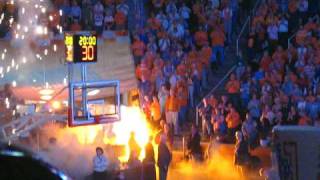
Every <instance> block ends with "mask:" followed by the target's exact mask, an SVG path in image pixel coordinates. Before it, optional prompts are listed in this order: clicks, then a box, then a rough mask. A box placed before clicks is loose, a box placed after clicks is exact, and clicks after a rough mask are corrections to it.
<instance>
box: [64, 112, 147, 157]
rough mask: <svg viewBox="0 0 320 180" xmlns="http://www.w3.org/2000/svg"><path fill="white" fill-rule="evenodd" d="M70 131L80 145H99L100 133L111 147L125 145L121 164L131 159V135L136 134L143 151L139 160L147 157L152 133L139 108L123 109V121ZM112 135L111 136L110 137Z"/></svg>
mask: <svg viewBox="0 0 320 180" xmlns="http://www.w3.org/2000/svg"><path fill="white" fill-rule="evenodd" d="M69 131H70V132H71V133H72V134H74V135H75V136H76V137H77V140H78V142H79V143H80V144H93V143H97V142H96V141H97V139H98V138H97V137H98V134H99V133H100V132H102V133H103V140H102V141H103V142H98V143H104V144H109V145H124V146H125V153H124V155H123V156H120V157H119V160H120V161H121V162H127V161H128V159H129V153H130V149H129V145H128V141H129V138H130V133H131V132H134V133H135V138H136V141H137V143H138V145H139V146H140V148H141V149H142V151H141V153H140V156H139V159H140V160H142V159H143V158H144V156H145V152H144V147H145V145H146V144H147V142H148V138H149V136H150V135H151V133H152V131H151V129H150V128H149V127H148V123H147V121H146V117H145V115H144V113H143V112H142V111H141V110H140V108H139V107H126V106H122V107H121V120H120V121H118V122H115V123H113V124H108V125H95V126H83V127H76V128H69ZM110 134H111V135H110Z"/></svg>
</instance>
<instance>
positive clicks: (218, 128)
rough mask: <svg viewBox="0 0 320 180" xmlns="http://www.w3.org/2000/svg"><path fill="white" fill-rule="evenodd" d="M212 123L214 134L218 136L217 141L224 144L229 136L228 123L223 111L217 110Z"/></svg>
mask: <svg viewBox="0 0 320 180" xmlns="http://www.w3.org/2000/svg"><path fill="white" fill-rule="evenodd" d="M211 123H212V124H213V130H214V133H215V134H216V135H217V140H218V141H220V142H223V141H224V140H225V139H226V135H227V123H226V120H225V117H224V115H223V113H222V110H221V109H219V108H217V107H216V108H215V113H214V115H213V118H212V122H211Z"/></svg>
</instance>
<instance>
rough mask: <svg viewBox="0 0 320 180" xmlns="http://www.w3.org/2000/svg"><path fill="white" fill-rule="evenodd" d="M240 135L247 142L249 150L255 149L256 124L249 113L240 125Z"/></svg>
mask: <svg viewBox="0 0 320 180" xmlns="http://www.w3.org/2000/svg"><path fill="white" fill-rule="evenodd" d="M242 134H243V137H244V138H245V139H246V140H247V142H248V144H249V147H250V148H251V149H253V148H255V147H256V142H257V138H258V129H257V123H256V122H255V121H254V120H253V119H252V117H251V116H250V114H249V113H247V115H246V120H245V121H244V122H243V123H242Z"/></svg>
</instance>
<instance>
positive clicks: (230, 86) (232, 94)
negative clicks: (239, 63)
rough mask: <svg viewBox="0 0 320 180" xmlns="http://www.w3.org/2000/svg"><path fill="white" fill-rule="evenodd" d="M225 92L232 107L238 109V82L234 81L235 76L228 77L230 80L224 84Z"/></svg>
mask: <svg viewBox="0 0 320 180" xmlns="http://www.w3.org/2000/svg"><path fill="white" fill-rule="evenodd" d="M226 90H227V92H228V95H229V100H230V101H231V103H232V104H233V106H234V107H237V108H238V102H239V93H240V82H239V80H237V79H236V76H235V74H231V75H230V80H229V81H228V82H227V84H226Z"/></svg>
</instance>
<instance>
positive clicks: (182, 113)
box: [177, 81, 188, 127]
mask: <svg viewBox="0 0 320 180" xmlns="http://www.w3.org/2000/svg"><path fill="white" fill-rule="evenodd" d="M177 100H178V102H179V107H180V108H179V109H180V110H179V114H178V119H179V124H180V127H183V126H184V125H185V124H186V121H187V113H188V90H187V87H186V85H185V82H184V81H180V83H179V86H178V90H177Z"/></svg>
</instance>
